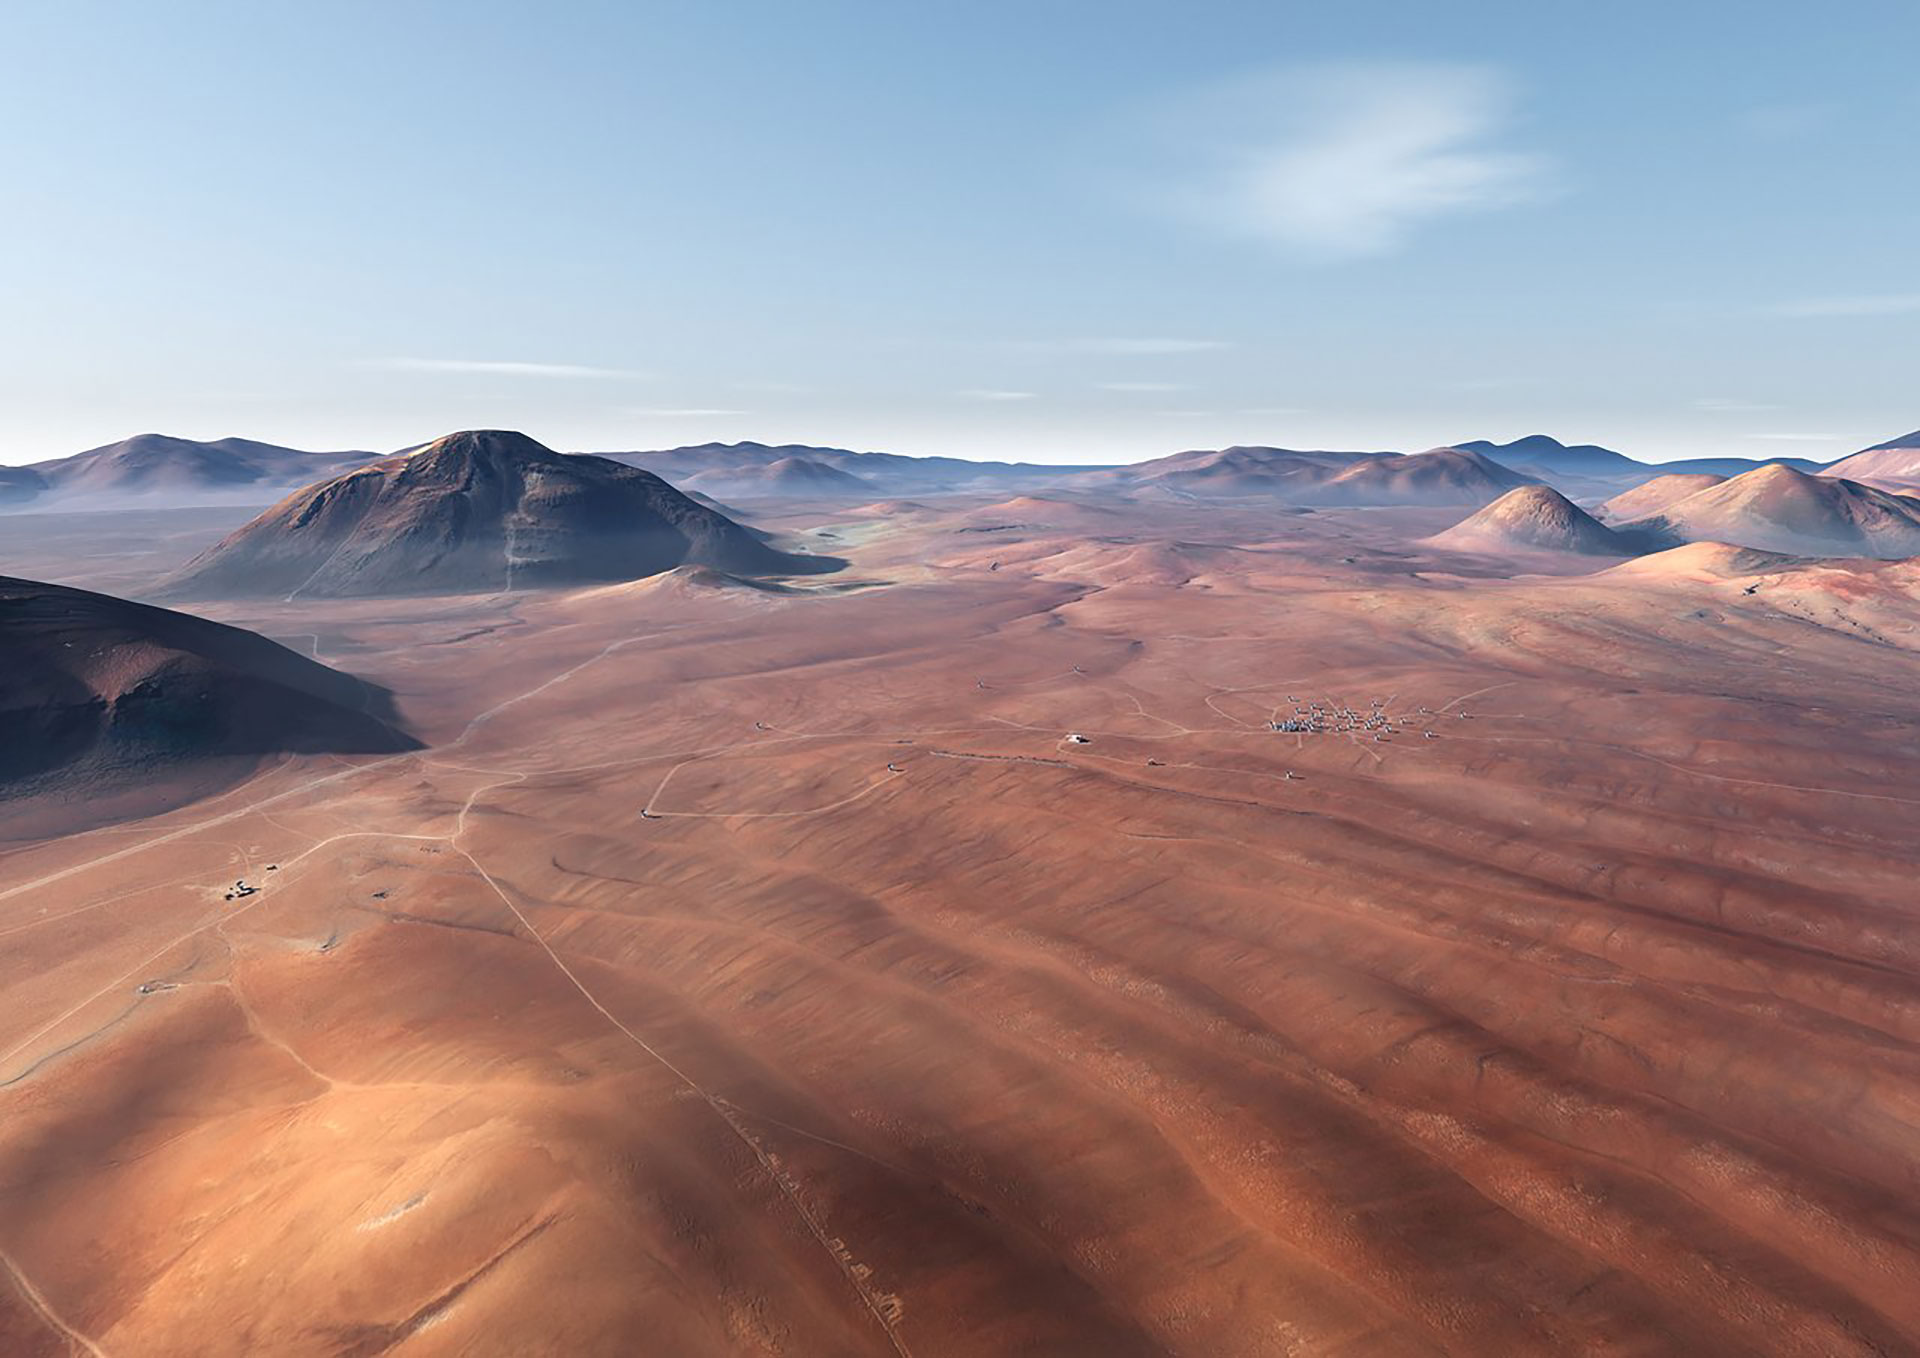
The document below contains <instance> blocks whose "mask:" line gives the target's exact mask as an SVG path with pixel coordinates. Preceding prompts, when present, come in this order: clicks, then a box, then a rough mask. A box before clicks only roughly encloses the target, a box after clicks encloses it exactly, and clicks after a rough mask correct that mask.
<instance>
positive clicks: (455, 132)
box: [0, 0, 1920, 463]
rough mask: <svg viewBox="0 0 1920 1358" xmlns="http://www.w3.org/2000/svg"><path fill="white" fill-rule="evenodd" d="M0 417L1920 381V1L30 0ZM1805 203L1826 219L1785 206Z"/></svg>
mask: <svg viewBox="0 0 1920 1358" xmlns="http://www.w3.org/2000/svg"><path fill="white" fill-rule="evenodd" d="M10 37H11V38H12V39H13V47H14V50H15V53H16V57H15V62H14V70H13V72H12V78H11V79H10V81H9V82H8V84H7V85H6V87H5V88H4V89H0V110H4V111H5V112H7V113H8V114H10V115H11V123H12V125H13V126H14V128H15V129H16V133H15V136H14V137H12V138H10V139H9V141H8V143H7V145H6V146H5V147H4V148H0V171H4V179H0V182H4V183H6V184H7V186H8V188H9V189H10V190H11V199H12V201H11V204H10V206H11V208H12V210H11V211H10V212H8V213H7V214H6V215H5V217H4V218H3V219H0V247H4V249H3V250H0V258H4V259H5V260H6V264H5V266H4V268H5V270H6V276H7V285H8V292H9V298H10V301H11V303H12V314H13V316H14V317H15V323H14V324H13V325H12V326H10V327H9V332H8V336H7V338H6V339H5V341H3V343H4V345H5V348H4V350H3V351H0V352H3V353H4V356H5V360H6V362H5V365H4V372H5V376H4V378H3V379H0V393H4V396H5V401H4V404H0V412H3V413H0V461H4V462H7V463H24V462H32V461H39V460H43V459H47V458H52V457H59V456H65V455H69V454H72V453H75V452H79V451H81V450H83V449H86V448H90V447H95V446H98V445H101V444H105V443H109V442H113V441H115V440H117V439H120V438H123V437H126V436H127V435H128V434H129V433H131V432H133V431H136V430H145V429H156V430H160V431H163V432H167V433H173V434H178V435H180V436H183V437H193V438H216V437H220V436H223V435H226V434H232V433H238V434H240V435H242V436H244V437H249V438H258V439H262V440H266V441H273V442H278V443H283V444H286V445H290V446H296V447H313V448H331V447H350V446H356V445H358V446H369V445H370V446H373V447H377V448H378V447H398V446H403V445H405V444H408V443H411V442H416V441H418V440H419V439H420V438H422V437H431V436H432V435H434V434H437V433H442V432H446V431H447V430H451V429H458V428H471V427H493V426H500V425H506V426H511V427H514V428H524V429H527V430H528V431H529V432H533V433H536V434H537V436H539V437H541V438H542V440H543V441H544V442H548V443H550V444H551V445H553V446H555V447H565V448H581V449H587V448H600V449H622V448H628V449H631V448H664V447H672V446H676V445H684V444H690V443H699V442H705V441H709V440H723V441H730V442H731V441H738V440H741V439H758V440H760V441H769V442H771V441H811V440H819V441H821V442H824V443H829V444H834V445H839V446H845V447H853V448H861V449H876V450H886V451H898V452H904V453H911V454H921V455H949V456H960V457H972V458H990V459H1004V460H1026V461H1041V462H1129V461H1137V460H1140V459H1143V458H1147V457H1153V456H1159V455H1162V454H1165V453H1170V452H1174V451H1177V450H1181V449H1188V448H1206V447H1220V446H1225V445H1229V444H1235V443H1243V444H1244V443H1261V444H1273V445H1280V446H1297V447H1322V448H1397V449H1403V450H1408V451H1412V450H1416V449H1419V448H1424V447H1431V446H1435V445H1436V443H1437V442H1439V441H1444V440H1446V439H1450V438H1452V439H1461V438H1474V437H1483V438H1488V439H1494V440H1496V441H1506V440H1509V439H1511V438H1514V437H1517V436H1519V435H1522V434H1526V433H1531V432H1546V433H1549V434H1552V435H1553V436H1555V437H1557V438H1560V439H1562V440H1564V441H1566V442H1570V443H1573V442H1592V443H1599V444H1601V445H1604V446H1606V447H1610V448H1615V449H1618V450H1620V451H1622V452H1625V453H1627V454H1628V455H1630V456H1633V457H1637V458H1640V459H1642V460H1646V461H1667V460H1672V459H1676V458H1686V457H1699V456H1747V457H1766V456H1769V455H1776V454H1788V455H1796V456H1806V457H1811V458H1816V459H1821V460H1827V459H1832V458H1836V457H1840V456H1843V455H1845V454H1847V453H1850V452H1853V451H1855V450H1857V449H1859V448H1862V447H1865V446H1868V445H1870V444H1873V443H1877V442H1880V441H1881V440H1884V439H1886V438H1889V437H1893V436H1895V435H1896V434H1899V433H1902V432H1904V431H1906V430H1908V429H1911V428H1913V427H1914V426H1915V425H1916V424H1917V423H1920V411H1916V410H1915V409H1914V408H1913V407H1912V406H1911V405H1910V404H1907V402H1908V401H1909V400H1910V398H1909V397H1907V396H1905V395H1904V393H1905V392H1906V391H1907V389H1908V387H1909V386H1910V382H1909V377H1910V374H1908V373H1907V372H1906V364H1905V362H1904V358H1905V353H1906V351H1907V347H1908V346H1907V345H1905V344H1903V341H1904V340H1906V339H1907V338H1908V336H1909V333H1910V331H1911V328H1912V325H1913V322H1914V319H1915V317H1916V316H1920V274H1916V271H1915V268H1914V264H1913V257H1912V250H1911V246H1910V243H1909V242H1908V240H1907V239H1906V236H1907V231H1906V227H1905V223H1906V221H1907V220H1908V219H1909V218H1910V216H1911V212H1910V211H1909V210H1908V209H1909V207H1910V205H1911V203H1912V200H1913V199H1914V197H1915V195H1916V190H1915V189H1914V188H1913V187H1912V186H1911V184H1910V183H1909V182H1908V180H1907V179H1906V178H1905V177H1903V176H1900V175H1899V174H1898V173H1897V165H1898V164H1899V163H1902V162H1901V158H1900V156H1899V155H1898V148H1899V147H1901V146H1902V145H1904V144H1905V143H1906V142H1907V141H1908V140H1910V139H1911V137H1912V135H1913V133H1914V131H1915V130H1916V129H1920V93H1916V91H1915V90H1914V89H1913V87H1912V82H1911V80H1910V79H1909V78H1908V77H1909V74H1910V73H1909V71H1908V70H1907V67H1908V65H1909V64H1910V63H1909V62H1908V60H1907V56H1906V54H1907V53H1908V52H1910V51H1912V50H1914V48H1915V46H1916V42H1920V11H1916V10H1914V9H1913V8H1912V7H1910V6H1904V5H1897V4H1892V3H1878V2H1869V3H1855V4H1845V5H1841V6H1839V7H1838V8H1837V9H1836V8H1829V9H1827V10H1824V11H1820V12H1818V13H1816V12H1814V11H1812V10H1806V9H1803V8H1802V7H1799V6H1789V5H1785V4H1778V3H1771V4H1763V5H1759V6H1753V5H1734V4H1732V3H1705V4H1701V5H1696V6H1688V7H1685V8H1683V9H1675V8H1673V7H1672V6H1660V7H1655V6H1653V5H1650V4H1627V5H1624V6H1617V7H1614V8H1613V9H1612V10H1610V11H1609V12H1608V15H1607V18H1606V22H1604V23H1596V22H1590V21H1589V20H1588V19H1587V18H1586V17H1584V16H1575V15H1571V14H1561V13H1556V12H1543V11H1542V10H1541V9H1540V8H1539V7H1538V6H1534V5H1525V4H1520V3H1508V2H1506V0H1499V2H1495V3H1487V4H1482V5H1477V6H1475V7H1473V8H1472V10H1471V11H1470V12H1464V13H1463V12H1457V11H1440V10H1435V9H1432V8H1431V7H1426V6H1421V5H1416V4H1411V3H1390V4H1386V5H1382V6H1376V7H1371V8H1370V9H1369V10H1368V11H1367V12H1366V13H1364V14H1360V13H1336V12H1330V11H1327V10H1325V9H1324V8H1323V7H1308V6H1298V5H1290V4H1280V5H1270V4H1260V5H1252V4H1225V3H1214V4H1207V5H1202V6H1199V7H1196V8H1191V9H1189V10H1188V11H1186V12H1185V13H1184V14H1183V16H1182V18H1181V19H1180V21H1179V22H1173V21H1171V20H1169V19H1168V18H1167V17H1166V15H1165V14H1164V13H1163V12H1162V11H1161V10H1160V9H1159V8H1158V7H1154V6H1139V5H1119V6H1112V5H1101V6H1091V5H1061V6H1050V7H1047V8H1046V9H1045V10H1044V11H1042V12H1038V13H1035V12H1032V11H1031V10H1030V9H1028V8H1026V7H1013V6H1006V5H988V6H974V7H968V8H967V9H966V10H965V12H939V11H925V12H922V11H919V10H911V11H910V10H899V11H876V10H875V9H874V8H873V7H871V6H860V5H853V4H824V5H816V6H808V7H806V8H805V10H804V12H802V11H800V10H798V9H796V8H794V7H787V6H780V5H775V4H771V3H766V2H765V0H752V2H751V3H743V4H741V5H737V6H731V7H728V9H727V10H726V11H725V12H724V13H723V12H720V11H714V10H699V9H695V8H690V7H689V8H680V7H648V8H644V9H642V8H632V9H630V8H624V7H622V8H616V9H602V8H599V7H570V8H568V9H565V10H563V11H561V12H560V13H559V14H558V15H557V16H541V17H536V16H534V15H532V14H529V13H526V12H523V11H521V10H519V9H518V8H516V7H513V6H509V5H503V4H488V3H481V4H474V5H463V6H459V7H454V6H449V5H444V4H424V5H418V6H407V7H403V8H398V9H395V8H390V7H389V8H382V7H371V6H349V7H346V8H344V9H339V10H335V11H333V12H331V13H330V14H329V15H328V16H327V17H326V18H325V19H324V20H322V19H320V18H317V17H315V16H312V15H306V14H303V13H301V12H298V11H295V10H291V9H282V8H278V7H267V8H261V9H241V8H234V7H229V6H226V5H220V4H211V3H187V4H182V5H177V6H168V7H166V9H165V10H164V11H161V10H151V9H147V8H143V7H137V6H132V5H127V4H121V3H105V4H93V5H85V6H54V5H48V4H34V5H28V6H25V7H22V8H21V9H20V10H19V11H17V12H16V15H15V18H14V22H13V24H12V25H11V31H10ZM1810 243H1817V248H1813V245H1812V244H1810Z"/></svg>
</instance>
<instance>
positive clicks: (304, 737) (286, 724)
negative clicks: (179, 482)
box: [0, 577, 417, 796]
mask: <svg viewBox="0 0 1920 1358" xmlns="http://www.w3.org/2000/svg"><path fill="white" fill-rule="evenodd" d="M0 653H4V654H5V656H6V663H5V664H4V665H0V796H4V795H13V794H18V793H21V792H33V791H39V790H42V789H45V788H47V787H49V786H56V785H62V786H70V785H71V784H73V783H75V782H84V783H87V784H89V785H93V784H96V783H99V784H102V788H101V790H102V791H107V790H111V789H112V786H113V784H115V783H116V782H120V781H125V779H124V778H123V775H130V774H133V773H136V772H138V771H142V770H145V771H147V772H160V771H164V770H165V769H166V768H168V767H171V766H174V765H179V764H184V763H188V762H192V761H197V760H206V759H217V758H231V757H234V756H261V755H268V754H278V753H338V754H369V753H382V752H391V751H397V750H407V749H414V748H417V742H415V741H414V740H413V739H412V738H411V737H409V736H407V735H405V734H404V733H403V732H401V731H400V730H399V729H397V727H396V726H395V725H394V718H393V710H392V699H391V698H390V696H389V695H388V694H387V693H386V691H385V690H383V689H380V688H376V687H374V686H372V685H370V684H366V683H363V682H362V681H361V680H359V679H356V678H354V677H353V676H352V675H348V674H342V673H341V672H340V671H338V670H333V669H329V668H327V667H326V666H325V665H321V664H317V663H316V662H314V661H312V660H308V659H306V658H305V657H303V656H299V655H296V654H294V653H293V652H292V651H289V650H288V649H286V647H284V646H280V645H278V644H276V643H274V642H271V641H268V640H267V639H266V638H265V637H263V636H259V635H257V634H255V633H253V632H247V631H243V630H241V629H240V628H237V627H227V626H223V625H222V624H220V623H216V622H208V621H207V620H206V619H204V618H196V617H193V616H192V615H191V614H186V613H176V612H173V611H171V610H169V609H164V608H153V607H150V606H148V605H146V604H137V603H131V602H129V601H127V600H125V599H116V598H113V597H111V596H110V595H105V594H93V593H89V592H88V591H86V590H79V589H69V588H67V587H65V586H63V585H47V584H40V583H37V582H35V581H31V580H16V579H13V578H10V577H0Z"/></svg>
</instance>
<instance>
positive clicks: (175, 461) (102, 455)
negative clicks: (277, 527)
mask: <svg viewBox="0 0 1920 1358" xmlns="http://www.w3.org/2000/svg"><path fill="white" fill-rule="evenodd" d="M377 456H378V454H377V453H369V452H338V453H309V452H302V451H301V450H300V449H298V448H282V447H279V446H278V445H276V444H271V443H256V442H254V441H253V440H252V439H239V438H227V439H215V440H213V441H211V442H207V443H201V442H197V441H195V440H193V439H181V438H172V437H170V436H168V435H166V434H135V435H134V436H133V437H132V438H128V439H121V440H120V441H119V442H118V443H109V444H106V445H104V446H102V447H99V448H89V449H88V450H87V451H86V452H84V453H75V454H74V455H73V456H72V457H61V458H54V459H51V460H50V461H46V462H35V463H30V464H29V465H27V466H24V467H0V504H7V505H11V506H21V505H28V506H31V507H33V508H62V509H71V508H85V509H110V508H124V507H132V506H136V505H141V504H155V503H171V504H217V503H228V504H242V503H244V504H268V503H271V502H272V501H274V500H276V499H278V498H279V497H280V496H282V495H284V494H285V493H286V492H287V491H289V490H295V489H298V488H299V487H301V486H306V485H311V484H312V483H313V482H315V481H320V480H324V479H326V478H327V477H329V476H337V475H338V474H339V473H341V472H343V471H346V470H348V469H349V468H351V467H356V466H359V465H361V464H362V463H365V462H370V461H372V460H373V459H374V458H375V457H377Z"/></svg>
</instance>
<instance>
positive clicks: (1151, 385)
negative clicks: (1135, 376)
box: [1093, 382, 1190, 391]
mask: <svg viewBox="0 0 1920 1358" xmlns="http://www.w3.org/2000/svg"><path fill="white" fill-rule="evenodd" d="M1093 385H1094V386H1096V387H1098V388H1099V389H1100V390H1101V391H1187V390H1189V389H1190V388H1189V387H1188V386H1187V384H1186V383H1184V382H1095V383H1094V384H1093Z"/></svg>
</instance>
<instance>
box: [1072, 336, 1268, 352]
mask: <svg viewBox="0 0 1920 1358" xmlns="http://www.w3.org/2000/svg"><path fill="white" fill-rule="evenodd" d="M1067 347H1068V348H1069V349H1077V350H1079V351H1080V352H1081V353H1083V354H1199V353H1205V352H1207V351H1208V350H1210V349H1226V348H1230V347H1231V346H1230V345H1229V344H1228V343H1227V341H1226V340H1211V339H1081V340H1071V341H1069V342H1068V344H1067Z"/></svg>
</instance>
